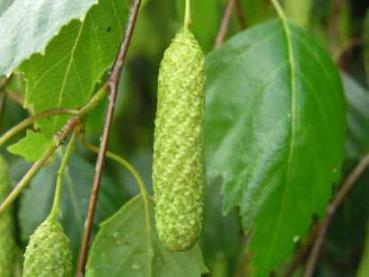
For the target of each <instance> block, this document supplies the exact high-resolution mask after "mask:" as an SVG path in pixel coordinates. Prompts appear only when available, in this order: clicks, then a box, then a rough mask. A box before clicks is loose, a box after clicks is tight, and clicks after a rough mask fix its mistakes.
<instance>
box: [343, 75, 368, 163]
mask: <svg viewBox="0 0 369 277" xmlns="http://www.w3.org/2000/svg"><path fill="white" fill-rule="evenodd" d="M342 80H343V84H344V88H345V94H346V99H347V102H348V112H349V114H348V127H349V128H348V131H349V133H348V140H347V143H346V153H347V156H348V158H349V159H351V160H358V159H360V157H362V156H363V155H365V154H366V153H367V152H368V151H369V109H368V107H369V91H368V90H366V89H364V88H363V87H362V86H361V85H360V84H359V83H358V82H357V81H355V80H354V79H352V77H350V76H349V75H347V74H343V75H342Z"/></svg>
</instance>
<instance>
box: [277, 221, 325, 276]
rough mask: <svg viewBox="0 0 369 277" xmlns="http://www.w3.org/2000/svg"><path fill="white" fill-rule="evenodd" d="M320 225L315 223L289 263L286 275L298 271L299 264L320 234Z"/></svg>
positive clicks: (291, 274)
mask: <svg viewBox="0 0 369 277" xmlns="http://www.w3.org/2000/svg"><path fill="white" fill-rule="evenodd" d="M319 226H320V225H319V224H314V226H313V228H312V230H311V231H310V234H309V236H308V238H307V239H306V240H305V241H304V244H303V245H302V246H301V247H300V249H299V250H298V251H297V253H296V255H295V256H294V257H293V259H292V261H291V263H290V264H289V266H288V268H287V270H286V273H285V274H284V277H291V276H293V273H294V272H295V271H296V269H297V268H298V267H299V265H300V264H301V263H302V262H303V261H304V259H305V258H306V256H307V254H308V252H309V250H310V249H311V245H312V244H313V243H314V241H315V239H316V237H317V235H318V231H319Z"/></svg>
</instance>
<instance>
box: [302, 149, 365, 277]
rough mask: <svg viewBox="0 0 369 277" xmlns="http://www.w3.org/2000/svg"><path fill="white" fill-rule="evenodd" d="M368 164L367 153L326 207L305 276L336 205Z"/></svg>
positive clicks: (310, 270)
mask: <svg viewBox="0 0 369 277" xmlns="http://www.w3.org/2000/svg"><path fill="white" fill-rule="evenodd" d="M368 166H369V154H367V155H366V156H365V157H364V158H363V159H362V160H361V161H360V162H359V163H358V164H357V166H356V167H355V168H354V170H353V171H352V172H351V173H350V174H349V175H348V177H347V179H346V180H345V181H344V182H343V184H342V186H341V187H340V189H339V190H338V192H337V194H336V195H335V197H334V198H333V200H332V202H331V203H330V205H329V206H328V208H327V212H326V216H325V218H324V219H323V220H322V222H321V224H320V227H319V231H318V235H317V238H316V240H315V242H314V245H313V249H312V251H311V253H310V256H309V259H308V262H307V265H306V270H305V273H304V276H305V277H311V276H313V274H314V271H315V267H316V264H317V261H318V259H319V255H320V252H321V249H322V246H323V243H324V239H325V237H326V234H327V231H328V228H329V225H330V224H331V222H332V220H333V217H334V215H335V214H336V211H337V209H338V207H339V206H340V205H341V204H342V202H343V201H344V200H345V199H346V197H347V196H348V194H349V193H350V191H351V190H352V188H353V187H354V185H355V183H356V182H357V180H358V179H359V178H360V176H361V175H362V174H363V173H364V172H365V170H366V168H367V167H368Z"/></svg>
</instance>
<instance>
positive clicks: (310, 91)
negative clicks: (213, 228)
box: [205, 20, 346, 276]
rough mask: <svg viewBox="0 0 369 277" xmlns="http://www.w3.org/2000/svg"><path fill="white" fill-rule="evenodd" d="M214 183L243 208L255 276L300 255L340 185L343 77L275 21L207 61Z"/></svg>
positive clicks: (301, 35) (302, 36)
mask: <svg viewBox="0 0 369 277" xmlns="http://www.w3.org/2000/svg"><path fill="white" fill-rule="evenodd" d="M206 64H207V78H208V82H207V92H206V94H207V99H206V100H207V111H206V120H205V127H206V148H207V150H206V162H207V172H208V179H209V181H210V182H211V181H212V180H214V179H220V181H221V182H222V183H223V194H224V199H223V202H224V209H225V211H226V212H228V211H229V210H230V209H231V208H233V207H236V206H239V207H240V214H241V216H242V223H243V227H244V229H245V230H251V240H250V242H249V246H248V250H249V251H250V252H251V253H252V254H253V259H252V269H253V270H254V273H255V276H267V275H268V272H269V271H271V270H273V269H276V268H277V267H278V266H279V265H280V264H281V263H282V262H283V261H285V259H286V258H287V257H288V256H289V255H290V254H291V253H292V251H293V249H294V242H295V241H297V240H299V238H302V237H303V236H304V235H305V234H306V231H307V230H308V227H309V225H310V223H311V217H312V215H313V214H315V213H316V214H318V215H322V213H323V211H324V207H325V206H326V203H327V201H328V199H329V197H330V195H331V188H332V184H333V183H334V182H335V181H336V180H337V179H338V177H339V175H340V169H341V163H342V159H343V152H344V143H345V133H346V118H345V116H346V113H345V103H344V97H343V90H342V85H341V81H340V77H339V75H338V73H337V70H336V69H335V66H334V65H333V63H332V62H331V60H330V58H329V57H328V56H327V54H326V53H325V52H324V51H323V50H322V49H321V48H320V47H319V46H318V45H317V43H316V42H315V41H314V40H313V39H312V38H311V37H310V36H309V35H307V34H306V33H305V32H303V31H302V30H301V29H299V28H297V27H295V26H293V25H291V24H287V23H286V24H284V23H283V22H282V21H280V20H277V21H272V22H270V23H266V24H263V25H259V26H256V27H254V28H252V29H250V30H248V31H246V32H243V33H241V34H239V35H237V36H235V37H234V38H233V39H231V40H230V41H229V42H228V43H226V44H225V45H224V46H223V47H222V48H220V49H218V50H215V51H214V52H212V53H211V54H210V55H209V56H208V57H207V63H206Z"/></svg>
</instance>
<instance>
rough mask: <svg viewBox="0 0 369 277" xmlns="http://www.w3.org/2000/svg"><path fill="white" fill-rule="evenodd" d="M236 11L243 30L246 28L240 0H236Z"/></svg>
mask: <svg viewBox="0 0 369 277" xmlns="http://www.w3.org/2000/svg"><path fill="white" fill-rule="evenodd" d="M236 12H237V17H238V21H239V23H240V27H241V30H243V29H245V28H246V18H245V14H244V13H243V9H242V3H241V0H236Z"/></svg>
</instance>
